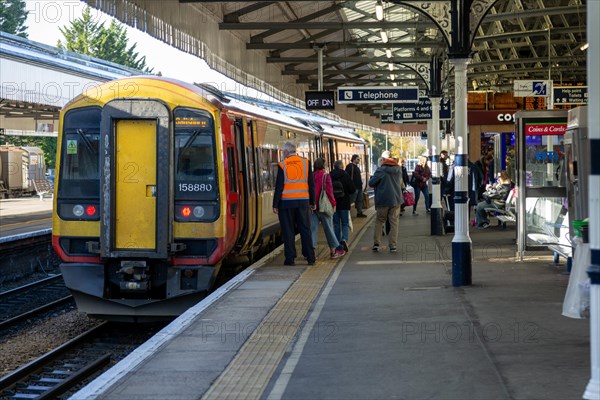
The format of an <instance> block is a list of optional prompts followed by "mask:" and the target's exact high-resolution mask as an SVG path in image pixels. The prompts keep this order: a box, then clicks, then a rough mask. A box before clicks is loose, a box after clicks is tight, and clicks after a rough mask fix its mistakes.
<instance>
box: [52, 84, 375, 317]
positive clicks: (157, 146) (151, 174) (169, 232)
mask: <svg viewBox="0 0 600 400" xmlns="http://www.w3.org/2000/svg"><path fill="white" fill-rule="evenodd" d="M282 110H283V111H285V107H281V106H279V108H278V110H275V109H267V108H265V107H264V105H263V106H261V105H257V104H252V103H251V102H250V101H242V100H240V99H239V98H236V97H235V96H231V95H230V96H228V95H224V94H222V93H220V92H218V91H217V90H214V89H212V88H211V87H205V86H203V85H191V84H188V83H184V82H180V81H176V80H172V79H165V78H161V77H134V78H124V79H120V80H116V81H112V82H108V83H106V84H103V85H101V86H98V87H96V88H93V89H90V90H88V91H87V92H86V93H84V94H82V95H80V96H78V97H76V98H75V99H73V100H72V101H71V102H70V103H69V104H68V105H67V106H65V108H64V109H63V110H62V112H61V116H60V128H59V138H58V154H57V172H56V184H55V196H54V215H53V233H52V234H53V238H52V243H53V247H54V249H55V251H56V253H57V254H58V255H59V257H60V258H61V260H62V263H61V270H62V273H63V276H64V280H65V282H66V285H67V287H68V288H69V289H70V290H71V292H72V293H73V295H74V296H75V299H76V302H77V305H78V308H79V309H80V310H81V311H83V312H86V313H88V314H89V315H92V316H97V317H100V318H107V319H127V320H131V319H137V320H142V319H153V318H163V317H169V316H176V315H179V314H180V313H182V312H183V311H185V310H186V309H187V308H189V307H190V306H191V305H193V304H195V303H196V302H198V301H199V300H200V299H202V298H203V297H204V296H206V294H207V293H208V292H209V291H210V290H211V288H212V287H213V284H214V282H215V279H216V277H217V274H218V273H219V270H220V268H221V267H222V266H234V265H235V266H239V265H248V264H249V263H251V262H253V261H254V259H255V258H256V256H257V255H258V254H260V253H261V252H265V251H268V250H269V249H271V248H273V246H274V245H275V244H277V243H278V242H279V235H280V233H279V222H278V219H277V216H276V215H275V214H273V213H272V199H273V189H274V182H275V178H276V173H277V162H278V161H280V160H281V158H282V151H281V150H280V148H281V147H282V144H283V143H284V142H285V141H288V140H291V141H293V142H294V143H295V144H296V145H297V148H298V153H299V154H300V155H303V156H305V157H307V158H308V159H309V160H310V161H311V162H312V161H313V160H314V158H315V157H317V156H323V157H325V158H326V159H327V160H328V161H329V162H330V165H331V164H332V162H333V160H334V159H342V160H345V161H347V162H349V160H350V157H351V155H352V154H360V155H361V156H362V159H363V160H365V161H367V157H366V145H365V142H364V141H363V140H362V139H360V138H358V137H355V136H354V135H351V134H343V133H337V132H336V130H335V129H333V128H332V129H331V130H329V131H328V130H327V129H317V128H315V126H316V124H314V123H309V124H307V123H305V122H303V121H302V120H301V119H298V118H292V117H291V116H288V115H286V113H285V112H282ZM306 116H310V114H308V113H306ZM339 132H342V131H341V130H340V131H339ZM368 164H369V163H368V162H365V165H368ZM366 172H367V171H365V173H366ZM365 178H366V177H365ZM365 181H366V179H365Z"/></svg>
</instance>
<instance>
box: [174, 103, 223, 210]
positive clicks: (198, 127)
mask: <svg viewBox="0 0 600 400" xmlns="http://www.w3.org/2000/svg"><path fill="white" fill-rule="evenodd" d="M174 116H175V160H176V174H175V199H176V200H216V199H217V193H218V185H217V173H216V165H215V152H216V149H215V135H214V122H213V118H212V116H211V115H210V114H209V113H208V112H206V111H202V110H194V109H189V108H177V109H175V112H174Z"/></svg>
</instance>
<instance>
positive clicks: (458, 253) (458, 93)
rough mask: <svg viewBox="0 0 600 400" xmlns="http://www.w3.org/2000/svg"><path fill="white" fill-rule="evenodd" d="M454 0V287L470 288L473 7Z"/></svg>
mask: <svg viewBox="0 0 600 400" xmlns="http://www.w3.org/2000/svg"><path fill="white" fill-rule="evenodd" d="M472 3H473V0H451V9H450V17H451V26H452V30H451V44H450V52H449V57H450V62H451V63H452V65H453V66H454V110H455V111H454V137H455V138H456V152H455V157H454V238H453V239H452V286H455V287H458V286H462V285H470V284H471V262H472V243H471V237H470V236H469V192H468V180H469V140H468V135H467V129H468V126H467V64H469V61H470V60H471V40H472V35H471V30H470V21H471V4H472Z"/></svg>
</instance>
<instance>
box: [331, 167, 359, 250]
mask: <svg viewBox="0 0 600 400" xmlns="http://www.w3.org/2000/svg"><path fill="white" fill-rule="evenodd" d="M330 175H331V181H332V182H333V195H334V196H335V202H336V207H335V214H333V231H334V232H335V236H336V237H337V239H338V242H340V244H341V245H342V246H344V251H345V252H348V231H349V230H350V205H351V203H350V195H351V194H352V193H354V192H355V191H356V188H355V187H354V183H353V182H352V179H351V178H350V175H348V174H347V173H346V171H344V163H342V161H341V160H337V161H336V162H335V163H334V164H333V171H331V174H330Z"/></svg>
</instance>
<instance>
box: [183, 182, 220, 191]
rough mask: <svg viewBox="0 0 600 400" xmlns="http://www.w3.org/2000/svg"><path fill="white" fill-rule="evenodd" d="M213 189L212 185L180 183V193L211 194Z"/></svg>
mask: <svg viewBox="0 0 600 400" xmlns="http://www.w3.org/2000/svg"><path fill="white" fill-rule="evenodd" d="M212 189H213V185H211V184H210V183H180V184H179V191H180V192H210V191H212Z"/></svg>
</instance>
